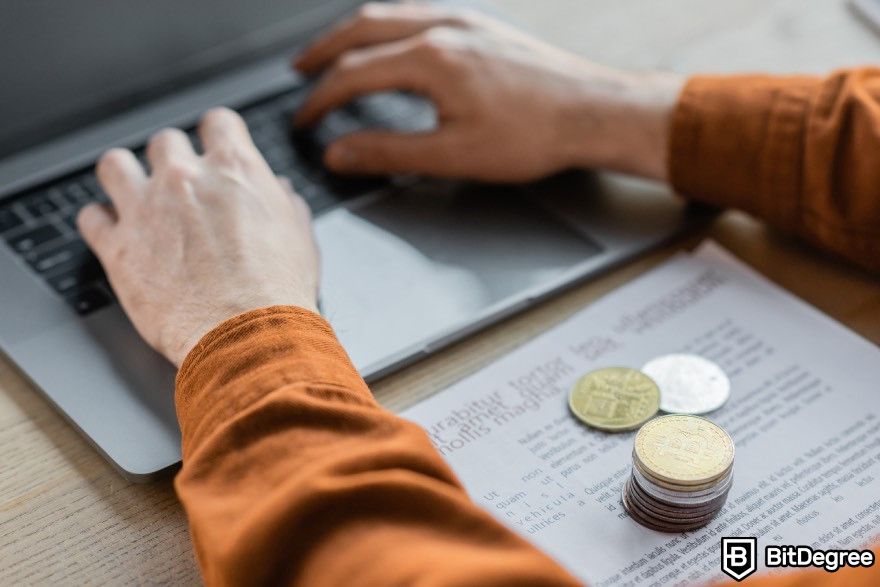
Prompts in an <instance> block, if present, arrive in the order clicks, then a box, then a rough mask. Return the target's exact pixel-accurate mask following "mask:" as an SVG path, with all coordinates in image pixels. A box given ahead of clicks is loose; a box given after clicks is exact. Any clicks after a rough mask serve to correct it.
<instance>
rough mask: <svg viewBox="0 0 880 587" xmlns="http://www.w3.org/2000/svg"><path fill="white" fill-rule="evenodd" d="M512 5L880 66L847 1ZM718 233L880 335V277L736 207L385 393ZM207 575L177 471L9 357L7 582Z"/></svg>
mask: <svg viewBox="0 0 880 587" xmlns="http://www.w3.org/2000/svg"><path fill="white" fill-rule="evenodd" d="M497 3H498V4H500V5H501V6H502V8H503V9H504V10H506V11H507V12H508V13H509V14H512V15H513V16H514V18H516V19H518V20H519V22H520V23H525V24H526V25H527V26H528V27H530V28H531V30H533V31H535V32H537V33H539V34H541V35H544V36H545V37H547V38H549V39H552V40H553V41H554V42H557V43H561V44H563V45H564V46H566V47H568V48H570V49H572V50H574V51H577V52H579V53H581V54H583V55H585V56H588V57H590V58H592V59H595V60H598V61H602V62H605V63H608V64H611V65H616V66H622V67H638V68H654V67H660V68H664V69H670V70H674V71H679V72H683V73H693V72H697V71H724V72H731V71H746V70H752V71H755V70H758V71H772V72H794V71H801V72H802V71H808V72H826V71H829V70H831V69H834V68H837V67H842V66H847V65H858V64H866V63H872V62H873V63H880V38H878V37H875V36H874V35H873V34H872V33H871V32H870V31H869V30H868V29H867V27H865V26H864V25H863V24H862V23H861V22H859V21H858V20H857V19H856V18H855V17H854V16H853V15H852V13H851V12H850V10H849V9H848V7H847V6H846V5H845V3H844V2H843V1H841V0H725V1H719V0H665V1H664V2H656V1H653V0H545V1H543V2H535V1H534V0H497ZM623 189H625V188H623ZM707 236H708V237H711V238H714V239H716V240H717V241H718V242H720V243H721V244H722V245H724V246H725V247H727V248H728V249H730V250H731V251H732V252H733V253H734V254H736V255H737V256H739V257H740V258H742V259H743V260H745V261H746V262H748V263H749V264H751V265H752V266H754V267H755V268H757V269H758V270H759V271H760V272H762V273H763V274H765V275H767V276H768V277H770V278H771V279H773V280H774V281H776V282H777V283H779V284H780V285H782V286H783V287H785V288H787V289H789V290H791V291H793V292H794V293H795V294H797V295H799V296H800V297H802V298H804V299H805V300H806V301H808V302H810V303H812V304H814V305H815V306H817V307H818V308H820V309H821V310H823V311H825V312H827V313H828V314H830V315H831V316H833V317H835V318H837V319H838V320H840V321H842V322H843V323H845V324H847V325H848V326H849V327H851V328H853V329H854V330H856V331H857V332H859V333H861V334H862V335H863V336H865V337H867V338H869V339H870V340H872V341H874V342H875V343H878V344H880V280H878V279H876V278H871V277H870V276H868V275H865V274H864V273H861V272H859V271H856V270H853V269H849V268H846V267H842V266H840V265H839V264H838V263H836V262H834V261H832V260H829V259H827V258H825V257H823V256H822V255H820V254H817V253H815V252H814V251H812V250H810V249H808V248H807V247H804V246H802V245H799V244H797V243H794V242H792V241H790V240H787V239H785V238H783V237H780V236H778V235H776V234H774V233H773V232H772V231H768V230H766V229H765V228H764V227H763V226H762V225H761V224H759V223H757V222H755V221H754V220H751V219H750V218H748V217H746V216H744V215H742V214H739V213H736V212H729V213H726V214H724V215H723V216H722V217H720V218H719V219H718V221H716V222H715V223H714V224H713V226H712V227H711V228H709V229H707V230H706V231H705V232H703V233H702V234H699V235H695V236H693V237H691V238H689V239H686V240H684V241H682V242H679V243H677V244H676V245H674V246H670V247H667V248H665V249H664V250H661V251H657V252H655V253H652V254H650V255H648V256H646V257H643V258H641V259H640V260H638V261H636V262H634V263H631V264H629V265H627V266H625V267H623V268H622V269H619V270H617V271H615V272H613V273H610V274H608V275H606V276H605V277H603V278H600V279H598V280H596V281H593V282H591V283H589V284H586V285H583V286H581V287H578V288H576V289H574V290H572V291H569V292H568V293H566V294H564V295H562V296H560V297H557V298H555V299H553V300H551V301H548V302H546V303H544V304H542V305H541V306H539V307H536V308H534V309H532V310H530V311H528V312H526V313H524V314H521V315H519V316H517V317H515V318H513V319H510V320H508V321H506V322H504V323H502V324H500V325H498V326H495V327H493V328H490V329H489V330H487V331H485V332H483V333H480V334H478V335H476V336H474V337H472V338H470V339H468V340H466V341H464V342H462V343H460V344H457V345H455V346H454V347H452V348H450V349H447V350H445V351H443V352H442V353H440V354H438V355H436V356H435V357H432V358H430V359H428V360H425V361H423V362H421V363H419V364H417V365H415V366H413V367H410V368H408V369H406V370H404V371H402V372H399V373H397V374H395V375H392V376H389V377H387V378H386V379H384V380H382V381H379V382H377V383H376V384H375V385H374V386H373V388H374V391H375V393H376V395H377V396H378V398H379V399H380V401H382V402H383V403H384V404H385V405H386V406H388V407H389V408H391V409H402V408H405V407H407V406H409V405H411V404H413V403H414V402H416V401H418V400H419V399H421V398H424V397H426V396H428V395H430V394H431V393H434V392H435V391H437V390H439V389H442V388H444V387H445V386H447V385H448V384H450V383H452V382H453V381H455V380H457V379H460V378H461V377H463V376H465V375H467V374H469V373H472V372H473V371H475V370H476V369H478V368H480V367H481V366H482V365H485V364H487V363H488V362H490V361H491V360H492V359H493V358H496V357H498V356H500V355H501V354H503V353H505V352H506V351H508V350H510V349H512V348H514V347H516V346H517V345H519V344H522V343H523V342H525V341H526V340H528V339H529V338H531V337H532V336H534V335H536V334H537V333H539V332H542V331H544V330H546V329H547V328H549V327H550V326H552V325H553V324H555V323H557V322H559V321H560V320H563V319H564V318H565V317H566V316H569V315H570V314H572V313H573V312H575V311H577V310H579V309H580V308H582V307H584V306H585V305H586V304H589V303H590V302H592V301H593V300H595V299H596V298H597V297H599V296H601V295H603V294H605V293H608V292H610V291H612V290H613V289H614V288H615V287H617V286H619V285H621V284H622V283H625V282H626V281H628V280H630V279H632V278H633V277H635V276H637V275H638V274H640V273H641V272H643V271H645V270H646V269H648V268H650V267H652V266H654V265H656V264H658V263H660V262H662V261H663V260H665V259H667V258H668V257H669V256H670V255H671V254H673V253H674V252H675V251H677V250H680V249H682V248H684V247H689V246H693V245H694V244H696V243H698V242H699V241H700V240H701V239H702V238H705V237H707ZM198 582H199V574H198V569H197V568H196V565H195V561H194V559H193V555H192V552H191V546H190V541H189V537H188V535H187V528H186V519H185V517H184V514H183V511H182V509H181V507H180V505H179V504H178V502H177V500H176V498H175V495H174V490H173V487H172V482H171V480H170V479H168V480H165V481H161V482H155V483H152V484H147V485H133V484H131V483H128V482H127V481H125V480H124V479H122V477H120V476H119V475H118V474H117V473H116V472H114V470H113V469H112V468H111V467H110V465H108V464H107V463H106V462H105V461H104V460H103V459H102V458H101V457H100V456H99V455H98V454H97V453H96V452H95V451H94V450H93V449H92V448H91V447H90V446H89V445H88V444H87V443H86V442H85V441H84V440H83V439H82V438H81V437H80V436H79V435H78V434H77V433H76V432H74V431H73V430H72V429H71V428H70V427H69V426H68V425H67V424H66V423H65V422H64V420H63V419H62V418H61V416H59V415H58V414H57V413H56V412H55V411H54V410H53V409H52V408H50V407H49V406H48V405H47V403H46V402H45V401H44V400H43V399H42V398H41V397H40V395H38V393H37V392H36V391H35V390H34V388H33V387H32V386H31V385H30V384H29V383H28V382H27V381H26V380H25V379H24V378H23V377H22V376H21V375H20V373H19V372H18V371H17V370H16V369H15V367H14V366H13V365H12V364H11V363H10V362H9V361H8V360H7V359H5V358H0V585H19V584H47V583H48V584H85V583H112V584H120V583H125V584H129V583H137V584H144V583H162V584H167V583H173V584H190V583H198Z"/></svg>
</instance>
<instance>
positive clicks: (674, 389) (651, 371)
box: [642, 354, 730, 414]
mask: <svg viewBox="0 0 880 587" xmlns="http://www.w3.org/2000/svg"><path fill="white" fill-rule="evenodd" d="M642 372H643V373H645V374H646V375H647V376H648V377H650V378H651V379H653V380H654V382H655V383H656V384H657V386H658V387H659V388H660V409H661V410H663V411H664V412H670V413H675V414H706V413H708V412H711V411H713V410H717V409H718V408H720V407H721V406H723V405H724V403H725V402H726V401H727V399H728V398H729V397H730V380H729V379H728V378H727V375H726V374H725V373H724V371H723V370H722V369H721V367H719V366H718V365H716V364H715V363H713V362H712V361H710V360H708V359H704V358H703V357H700V356H698V355H687V354H673V355H664V356H662V357H657V358H656V359H652V360H650V361H648V362H647V363H645V366H644V367H642Z"/></svg>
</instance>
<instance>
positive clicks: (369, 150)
mask: <svg viewBox="0 0 880 587" xmlns="http://www.w3.org/2000/svg"><path fill="white" fill-rule="evenodd" d="M455 155H456V148H455V139H454V136H453V135H452V134H450V132H449V131H444V130H439V131H435V132H430V133H414V134H402V133H395V132H390V131H363V132H356V133H352V134H349V135H346V136H344V137H342V138H340V139H338V140H337V141H335V142H334V143H333V144H331V145H330V147H329V148H328V149H327V152H326V154H325V157H324V158H325V164H326V165H327V167H329V168H330V169H332V170H333V171H336V172H339V173H349V174H350V173H354V174H366V175H395V174H408V173H415V174H421V175H430V176H433V177H451V176H459V175H461V174H462V170H461V169H459V164H458V162H457V161H458V160H457V159H456V157H455Z"/></svg>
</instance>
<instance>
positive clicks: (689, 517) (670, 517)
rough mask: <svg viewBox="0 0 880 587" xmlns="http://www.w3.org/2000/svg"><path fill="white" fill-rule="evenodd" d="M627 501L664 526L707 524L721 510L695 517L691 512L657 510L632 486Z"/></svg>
mask: <svg viewBox="0 0 880 587" xmlns="http://www.w3.org/2000/svg"><path fill="white" fill-rule="evenodd" d="M626 497H627V499H628V500H629V502H630V505H631V506H632V507H634V508H636V509H638V510H639V513H641V514H642V515H643V516H645V517H647V518H650V519H651V520H653V521H655V522H658V523H663V524H671V525H675V526H677V525H693V524H700V523H706V522H708V521H709V520H711V519H712V518H714V517H715V516H716V515H717V514H718V510H719V509H720V508H713V509H710V510H707V511H705V512H701V513H700V514H699V515H694V514H691V513H689V512H685V513H680V512H675V511H665V510H660V509H657V508H656V507H654V506H653V504H651V503H650V502H649V501H646V500H645V499H644V496H643V495H641V494H639V493H638V491H636V490H634V488H633V487H632V486H630V487H628V488H627V494H626Z"/></svg>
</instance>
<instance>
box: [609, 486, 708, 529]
mask: <svg viewBox="0 0 880 587" xmlns="http://www.w3.org/2000/svg"><path fill="white" fill-rule="evenodd" d="M621 502H622V503H623V508H624V509H625V510H626V513H627V514H629V516H630V517H631V518H632V519H634V520H635V521H636V522H638V523H639V524H641V525H642V526H645V527H647V528H650V529H651V530H657V531H658V532H687V531H688V530H696V529H698V528H702V527H703V526H705V525H706V522H696V523H687V524H669V523H664V522H662V521H659V520H655V519H652V518H650V517H648V516H646V515H645V514H644V513H643V512H642V510H639V509H637V508H635V507H633V502H632V500H630V499H629V496H627V494H626V486H624V489H623V490H622V491H621Z"/></svg>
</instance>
